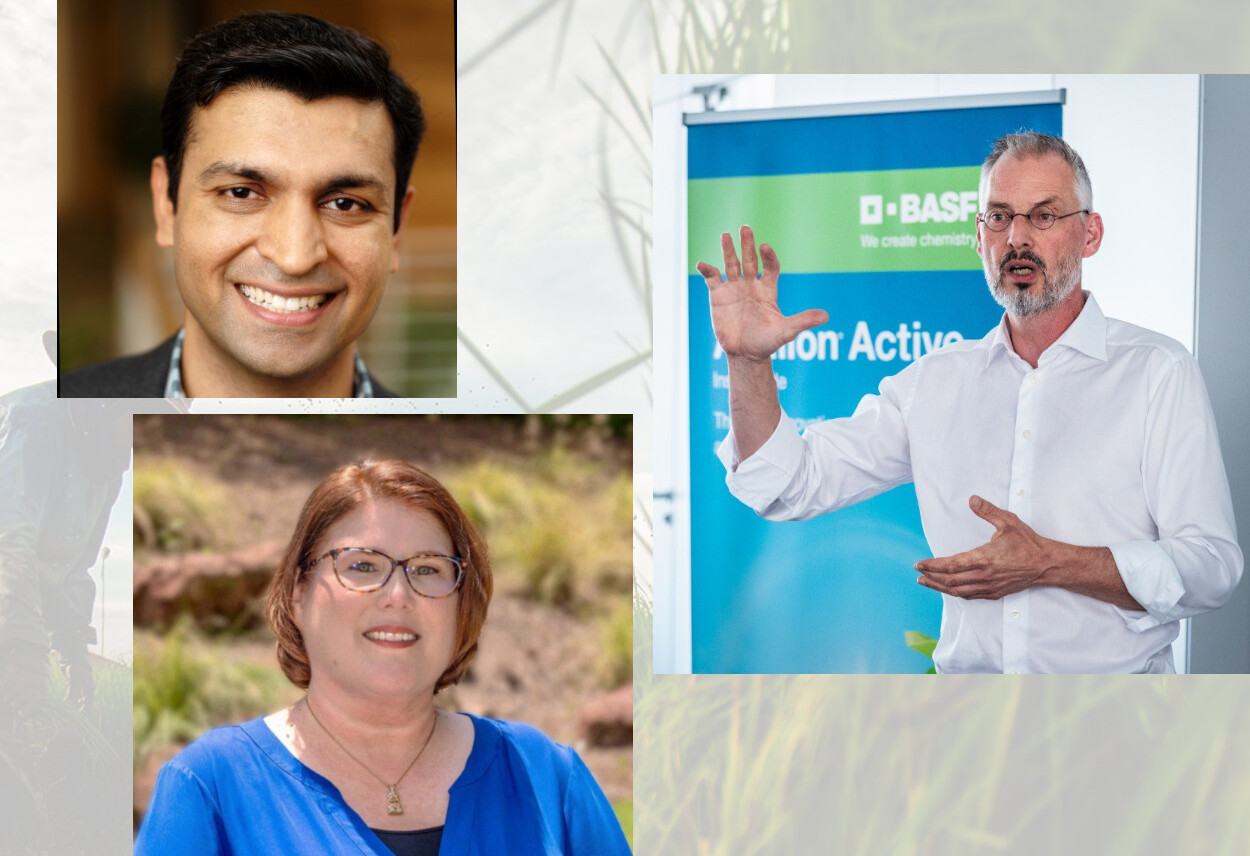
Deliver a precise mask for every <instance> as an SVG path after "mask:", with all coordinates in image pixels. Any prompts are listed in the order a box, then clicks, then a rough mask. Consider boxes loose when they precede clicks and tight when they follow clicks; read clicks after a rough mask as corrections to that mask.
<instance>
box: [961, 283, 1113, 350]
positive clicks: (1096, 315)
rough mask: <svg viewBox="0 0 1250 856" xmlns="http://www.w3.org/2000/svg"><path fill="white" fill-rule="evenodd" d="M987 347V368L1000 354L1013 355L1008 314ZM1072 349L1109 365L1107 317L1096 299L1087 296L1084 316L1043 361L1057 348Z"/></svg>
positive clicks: (1082, 311)
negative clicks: (1001, 352) (1107, 361)
mask: <svg viewBox="0 0 1250 856" xmlns="http://www.w3.org/2000/svg"><path fill="white" fill-rule="evenodd" d="M984 341H985V343H986V346H987V353H986V363H987V364H988V363H989V361H990V360H991V359H993V358H994V356H995V355H996V354H998V353H999V351H1000V350H1001V351H1004V352H1009V353H1014V351H1013V349H1012V347H1011V332H1010V328H1009V327H1008V326H1007V314H1006V313H1003V318H1002V320H1001V321H999V322H998V326H997V327H995V328H994V329H993V330H991V331H990V333H989V334H988V335H987V336H986V337H985V339H984ZM1060 346H1062V347H1065V348H1071V349H1072V350H1074V351H1080V352H1081V353H1082V354H1085V355H1086V356H1089V357H1093V358H1094V359H1096V360H1101V361H1103V362H1106V360H1107V316H1105V315H1103V314H1102V309H1101V308H1100V307H1099V306H1098V301H1097V300H1095V299H1094V295H1092V294H1090V293H1089V292H1088V291H1086V292H1085V305H1084V306H1083V307H1081V313H1080V314H1079V315H1077V316H1076V319H1075V320H1074V321H1073V322H1072V323H1071V324H1069V325H1068V329H1066V330H1064V331H1063V334H1062V335H1060V336H1059V338H1058V339H1056V340H1055V343H1054V344H1053V345H1051V346H1050V347H1049V348H1047V349H1046V351H1045V353H1043V355H1042V356H1043V357H1045V355H1046V354H1047V353H1050V352H1051V351H1052V350H1053V349H1054V348H1056V347H1060Z"/></svg>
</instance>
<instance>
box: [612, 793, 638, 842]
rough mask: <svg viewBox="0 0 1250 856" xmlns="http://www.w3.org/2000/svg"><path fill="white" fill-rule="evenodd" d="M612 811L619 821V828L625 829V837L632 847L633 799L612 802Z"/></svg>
mask: <svg viewBox="0 0 1250 856" xmlns="http://www.w3.org/2000/svg"><path fill="white" fill-rule="evenodd" d="M612 811H614V812H616V819H617V820H618V821H620V824H621V829H623V830H625V838H626V839H627V840H628V841H629V846H630V848H631V849H632V848H633V846H634V801H633V800H626V801H625V802H618V803H613V804H612Z"/></svg>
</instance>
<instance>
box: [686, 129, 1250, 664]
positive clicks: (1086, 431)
mask: <svg viewBox="0 0 1250 856" xmlns="http://www.w3.org/2000/svg"><path fill="white" fill-rule="evenodd" d="M980 204H981V214H980V215H979V216H978V217H977V252H978V253H979V254H980V255H981V258H982V261H983V265H984V268H985V278H986V282H987V284H988V285H989V288H990V292H991V294H992V295H993V297H994V299H995V300H996V301H998V303H999V304H1000V305H1002V307H1003V308H1004V309H1005V310H1006V311H1005V314H1004V316H1003V320H1002V323H1001V324H1000V325H999V326H998V327H997V328H996V329H994V330H993V331H991V332H990V333H989V335H987V336H986V337H985V338H984V339H980V340H968V341H962V342H958V343H955V344H951V345H948V346H946V347H945V348H941V349H939V350H937V351H934V352H933V353H930V354H927V355H925V356H924V357H922V358H921V359H919V360H916V361H915V362H913V363H911V364H910V365H908V367H907V368H905V369H904V370H903V371H901V372H899V373H898V374H897V375H894V376H892V377H888V378H886V379H885V380H884V381H882V382H881V389H880V394H878V395H868V396H865V397H864V399H863V401H861V402H860V405H859V407H858V408H857V409H856V411H855V413H854V414H853V415H851V416H850V417H847V418H844V419H834V420H830V421H827V422H821V423H817V424H815V425H812V426H809V428H808V429H807V430H806V431H805V432H804V434H803V435H802V436H801V437H800V436H799V433H798V431H797V430H796V428H795V425H794V422H793V421H792V420H790V419H789V418H788V417H787V416H786V415H785V414H784V413H783V412H782V410H781V406H780V404H779V401H778V398H777V386H776V381H775V379H774V376H773V371H772V365H771V355H772V354H773V353H774V352H775V351H776V350H777V349H778V348H780V347H781V346H782V345H784V344H785V343H786V342H789V341H791V340H792V339H794V338H795V337H796V336H798V334H799V333H801V332H802V331H803V330H806V329H808V328H810V327H814V326H816V325H818V324H823V323H824V322H825V321H826V320H827V319H828V314H827V313H825V312H824V311H821V310H815V309H811V310H808V311H806V312H802V313H799V314H797V315H794V316H790V317H786V316H784V315H782V314H781V312H780V311H779V310H778V308H777V279H778V276H779V274H780V266H779V262H778V259H777V255H776V253H775V252H773V250H772V249H771V248H770V247H769V246H768V245H767V244H763V245H761V246H760V251H759V256H760V257H761V258H762V259H763V276H762V277H760V276H759V262H758V260H757V257H756V248H755V236H754V235H753V234H752V233H751V230H750V229H749V228H747V227H745V226H744V227H743V228H742V234H741V237H742V261H741V263H739V259H738V255H737V253H736V252H735V248H734V243H733V239H732V238H731V237H730V236H729V235H728V234H725V235H723V236H722V237H721V246H722V249H723V251H724V260H725V267H726V274H727V279H726V280H725V281H722V280H721V278H720V272H719V271H718V270H717V269H716V268H714V267H712V266H711V265H707V264H703V263H700V264H699V272H700V273H702V274H703V276H704V279H705V281H706V283H707V286H708V293H709V299H710V303H711V313H712V326H713V329H714V330H715V333H716V338H717V340H718V341H719V342H720V345H721V347H722V348H723V349H724V351H725V354H726V356H727V358H728V363H729V408H730V418H731V421H732V432H731V433H730V435H729V437H727V438H726V440H725V442H724V444H723V445H722V446H721V449H720V456H721V460H722V461H723V462H724V464H725V466H726V468H727V470H728V472H729V475H728V477H727V481H728V484H729V487H730V490H731V491H732V492H733V493H734V495H735V496H737V497H738V498H739V499H741V500H742V501H743V502H745V503H747V504H748V505H750V506H751V507H752V508H754V509H755V510H756V511H757V512H758V513H759V514H761V515H763V516H765V517H767V518H768V519H770V520H794V519H806V518H809V517H813V516H815V515H817V514H821V513H824V512H828V511H834V510H836V509H839V508H843V507H845V506H847V505H850V504H852V503H855V502H859V501H862V500H865V499H869V498H871V497H873V496H876V495H877V494H879V493H882V492H884V491H886V490H888V489H890V488H891V487H894V486H895V485H899V484H904V483H906V482H914V483H915V486H916V497H917V499H918V501H919V505H920V515H921V520H922V521H923V524H924V530H925V535H926V537H927V538H928V540H929V546H930V547H931V549H932V550H933V553H934V556H936V557H939V558H933V559H924V560H921V561H919V562H917V563H916V570H918V571H919V572H920V574H921V576H920V578H919V579H918V582H919V583H920V584H921V585H924V586H927V587H928V588H931V589H933V590H935V591H938V592H940V593H941V594H942V595H943V597H942V604H943V608H942V630H941V636H940V638H939V640H938V644H937V648H936V650H935V651H934V652H933V659H934V662H935V663H936V665H937V669H938V671H939V672H1000V673H1001V672H1171V671H1174V663H1173V659H1172V641H1173V640H1174V639H1175V638H1176V636H1177V633H1178V624H1177V622H1178V621H1179V620H1180V619H1182V618H1185V617H1187V616H1190V615H1196V614H1198V613H1200V612H1203V611H1206V610H1210V609H1216V608H1218V607H1219V606H1221V605H1222V604H1223V603H1224V602H1225V601H1226V600H1227V599H1228V597H1229V596H1230V595H1231V594H1232V591H1233V588H1234V587H1235V586H1236V585H1237V582H1238V580H1239V579H1240V577H1241V572H1242V565H1243V559H1242V554H1241V550H1240V549H1239V547H1238V546H1237V535H1236V528H1235V526H1234V525H1233V513H1232V500H1231V498H1230V496H1229V489H1228V480H1227V477H1226V476H1225V473H1224V464H1223V461H1222V460H1221V457H1220V450H1219V443H1218V439H1217V438H1216V434H1215V422H1214V417H1213V416H1212V414H1211V408H1210V404H1209V403H1208V401H1207V394H1206V389H1205V387H1204V386H1203V383H1202V377H1201V374H1200V373H1199V371H1198V364H1197V361H1196V360H1194V358H1193V357H1192V356H1191V355H1190V354H1189V353H1188V352H1187V351H1186V350H1185V348H1184V347H1183V346H1181V345H1180V343H1178V342H1175V341H1173V340H1171V339H1168V338H1167V337H1165V336H1161V335H1159V334H1158V333H1153V332H1151V331H1149V330H1143V329H1142V328H1140V327H1135V326H1133V325H1131V324H1126V323H1124V322H1122V321H1117V320H1115V319H1113V318H1107V317H1105V316H1104V315H1103V314H1102V312H1101V310H1100V309H1099V308H1098V304H1097V302H1096V301H1095V300H1094V297H1093V295H1091V294H1090V293H1089V292H1088V291H1085V290H1083V289H1082V288H1081V284H1082V283H1081V279H1082V260H1083V259H1085V258H1087V257H1089V256H1092V255H1093V254H1094V253H1096V252H1097V251H1098V248H1099V246H1100V245H1101V243H1102V236H1103V223H1102V217H1101V216H1100V215H1099V214H1097V213H1095V211H1094V210H1093V198H1092V192H1091V190H1090V181H1089V175H1088V173H1087V172H1086V169H1085V164H1084V163H1083V162H1082V161H1081V158H1080V156H1079V155H1077V153H1076V152H1075V151H1073V150H1072V148H1071V147H1070V146H1069V145H1068V144H1067V143H1065V142H1064V141H1063V140H1061V139H1058V138H1057V137H1052V136H1048V135H1045V134H1037V133H1021V134H1009V135H1007V136H1006V137H1004V138H1002V139H1001V140H999V141H998V143H996V144H995V146H994V149H993V151H992V152H991V154H990V156H989V157H988V158H987V159H986V161H985V163H984V165H983V167H982V171H981V188H980ZM965 503H967V505H965Z"/></svg>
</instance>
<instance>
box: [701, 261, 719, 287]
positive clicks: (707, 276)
mask: <svg viewBox="0 0 1250 856" xmlns="http://www.w3.org/2000/svg"><path fill="white" fill-rule="evenodd" d="M695 268H696V269H697V270H698V271H699V273H700V274H702V276H703V281H704V282H705V283H707V287H708V288H715V287H716V286H718V285H720V284H721V278H720V271H719V270H717V269H716V268H714V267H712V266H711V265H710V264H708V263H707V262H699V263H698V264H696V265H695Z"/></svg>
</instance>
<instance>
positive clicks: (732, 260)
mask: <svg viewBox="0 0 1250 856" xmlns="http://www.w3.org/2000/svg"><path fill="white" fill-rule="evenodd" d="M720 251H721V255H723V256H724V257H725V279H726V280H729V281H732V280H735V279H740V278H741V277H742V266H741V265H740V264H738V252H737V251H736V250H735V249H734V239H733V235H730V234H729V233H728V232H723V233H721V236H720Z"/></svg>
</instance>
